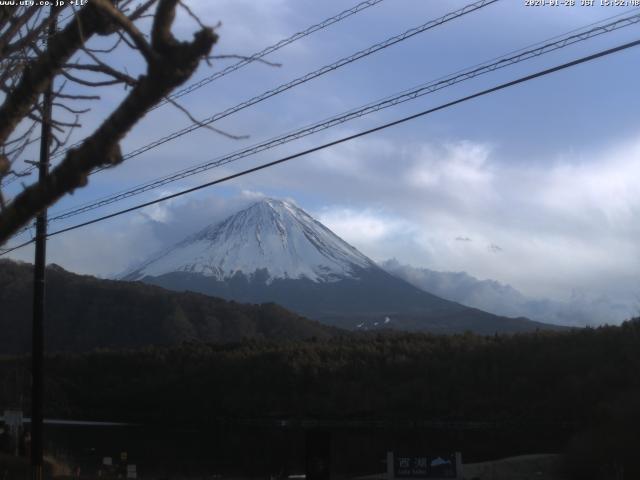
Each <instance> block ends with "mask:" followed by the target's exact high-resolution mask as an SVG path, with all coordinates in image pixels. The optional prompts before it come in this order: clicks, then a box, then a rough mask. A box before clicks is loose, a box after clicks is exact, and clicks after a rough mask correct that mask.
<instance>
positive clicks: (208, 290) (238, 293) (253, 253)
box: [121, 198, 561, 334]
mask: <svg viewBox="0 0 640 480" xmlns="http://www.w3.org/2000/svg"><path fill="white" fill-rule="evenodd" d="M121 278H123V279H125V280H141V281H143V282H146V283H151V284H154V285H158V286H161V287H164V288H168V289H172V290H176V291H195V292H200V293H204V294H206V295H212V296H216V297H222V298H225V299H227V300H235V301H238V302H250V303H262V302H275V303H277V304H279V305H283V306H284V307H285V308H287V309H290V310H293V311H295V312H297V313H298V314H300V315H303V316H306V317H308V318H312V319H314V320H318V321H321V322H323V323H325V324H329V325H334V326H338V327H341V328H347V329H350V330H377V329H396V330H406V331H425V332H434V333H460V332H464V331H467V330H470V331H473V332H475V333H479V334H494V333H496V332H498V333H516V332H527V331H534V330H536V329H558V328H561V327H557V326H554V325H549V324H544V323H541V322H534V321H531V320H529V319H527V318H524V317H518V318H508V317H501V316H499V315H494V314H491V313H487V312H484V311H482V310H478V309H475V308H470V307H467V306H464V305H462V304H460V303H456V302H453V301H449V300H445V299H443V298H440V297H438V296H436V295H433V294H431V293H428V292H425V291H424V290H421V289H419V288H417V287H415V286H413V285H411V284H410V283H408V282H406V281H405V280H402V279H400V278H397V277H395V276H393V275H391V274H390V273H388V272H386V271H385V270H383V269H382V268H380V267H379V266H378V265H376V263H375V262H374V261H372V260H371V259H369V258H368V257H367V256H365V255H364V254H362V253H361V252H359V251H358V250H357V249H356V248H355V247H353V246H352V245H349V244H348V243H347V242H345V241H344V240H343V239H341V238H340V237H338V236H337V235H336V234H335V233H333V232H332V231H331V230H329V229H328V228H327V227H326V226H324V225H322V224H321V223H320V222H318V221H317V220H315V219H314V218H313V217H311V216H310V215H309V214H308V213H306V212H305V211H304V210H302V209H301V208H299V207H298V206H296V205H295V204H293V203H292V202H289V201H282V200H276V199H270V198H267V199H263V200H260V201H258V202H255V203H254V204H252V205H250V206H249V207H247V208H245V209H244V210H241V211H240V212H237V213H235V214H233V215H231V216H229V217H227V218H226V219H225V220H223V221H222V222H219V223H216V224H212V225H209V226H207V227H205V228H204V229H202V230H201V231H199V232H196V233H195V234H193V235H190V236H187V237H186V238H185V239H184V240H183V241H181V242H179V243H177V244H175V245H173V246H172V247H170V248H168V249H165V250H163V251H161V252H157V253H156V254H154V255H152V256H151V257H150V258H148V259H147V260H146V261H144V262H141V263H139V264H138V265H136V266H135V267H133V268H131V269H130V270H128V271H127V272H124V273H123V274H122V276H121Z"/></svg>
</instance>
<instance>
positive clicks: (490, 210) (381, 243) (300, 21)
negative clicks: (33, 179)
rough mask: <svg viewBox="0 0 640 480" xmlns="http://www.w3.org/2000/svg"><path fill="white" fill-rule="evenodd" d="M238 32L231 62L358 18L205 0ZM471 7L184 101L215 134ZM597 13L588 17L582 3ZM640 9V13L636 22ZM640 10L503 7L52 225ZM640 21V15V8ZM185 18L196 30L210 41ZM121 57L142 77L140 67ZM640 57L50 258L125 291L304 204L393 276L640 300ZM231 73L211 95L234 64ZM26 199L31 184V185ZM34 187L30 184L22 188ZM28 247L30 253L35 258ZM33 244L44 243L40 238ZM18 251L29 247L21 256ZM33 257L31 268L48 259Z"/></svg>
mask: <svg viewBox="0 0 640 480" xmlns="http://www.w3.org/2000/svg"><path fill="white" fill-rule="evenodd" d="M189 3H190V4H191V5H192V7H193V9H194V10H195V11H196V12H198V13H199V15H200V17H201V18H202V20H203V21H204V22H205V23H208V24H216V23H217V22H218V21H220V22H221V23H222V25H221V26H220V27H219V29H218V33H219V34H220V41H219V43H218V45H217V46H216V47H215V49H216V53H218V54H241V55H249V54H251V53H254V52H256V51H258V50H260V49H262V48H264V47H265V46H267V45H270V44H273V43H275V42H277V41H278V40H280V39H282V38H285V37H288V36H289V35H291V34H293V33H295V32H298V31H301V30H303V29H305V28H306V27H308V26H310V25H312V24H314V23H317V22H318V21H320V20H322V19H324V18H327V17H329V16H331V15H333V14H335V13H337V12H339V11H341V10H343V9H345V8H348V7H350V6H352V5H355V4H356V3H357V2H355V1H350V0H324V1H322V2H318V1H317V0H260V1H255V0H219V1H212V0H200V1H195V0H191V1H190V2H189ZM466 3H468V2H463V1H452V0H447V1H444V0H441V1H435V0H434V1H424V0H386V1H384V2H382V3H381V4H379V5H377V6H375V7H372V8H369V9H368V10H365V11H364V12H362V13H360V14H358V15H355V16H353V17H351V18H349V19H347V20H344V21H343V22H340V23H338V24H336V25H333V26H331V27H329V28H327V29H325V30H323V31H321V32H317V33H315V34H313V35H311V36H309V37H307V38H305V39H303V40H301V41H298V42H295V43H294V44H292V45H290V46H288V47H286V48H284V49H282V50H280V51H278V52H276V53H275V54H273V55H271V56H269V57H268V60H270V61H273V62H279V63H281V64H282V67H280V68H273V67H269V66H266V65H263V64H252V65H250V66H248V67H246V68H243V69H241V70H239V71H237V72H235V73H233V74H230V75H228V76H226V77H224V78H222V79H220V80H218V81H216V82H214V83H212V84H210V85H208V86H206V87H204V88H202V89H200V90H198V91H197V92H194V93H192V94H191V95H188V96H186V97H183V98H182V99H181V102H182V103H183V104H184V105H185V106H186V107H188V108H189V109H190V111H191V112H192V113H193V115H195V116H197V117H200V118H204V117H207V116H210V115H212V114H213V113H216V112H219V111H222V110H224V109H226V108H228V107H230V106H233V105H235V104H237V103H239V102H241V101H243V100H245V99H248V98H250V97H252V96H254V95H256V94H260V93H262V92H263V91H265V90H267V89H269V88H273V87H275V86H277V85H279V84H281V83H284V82H286V81H288V80H290V79H293V78H295V77H297V76H300V75H303V74H304V73H306V72H309V71H311V70H314V69H316V68H318V67H320V66H322V65H324V64H327V63H331V62H333V61H335V60H337V59H339V58H342V57H344V56H347V55H349V54H351V53H353V52H355V51H357V50H360V49H362V48H365V47H367V46H369V45H371V44H373V43H376V42H378V41H381V40H384V39H386V38H387V37H390V36H392V35H395V34H397V33H400V32H402V31H404V30H406V29H408V28H410V27H412V26H416V25H419V24H422V23H424V22H426V21H428V20H429V19H432V18H436V17H439V16H441V15H443V14H445V13H447V12H449V11H452V10H455V9H457V8H460V7H462V6H463V5H465V4H466ZM577 3H578V4H579V3H580V2H579V1H578V2H577ZM636 10H637V9H636ZM625 11H629V10H628V9H623V8H620V7H598V6H594V7H580V6H575V7H526V6H525V5H524V0H502V1H500V2H498V3H496V4H494V5H491V6H489V7H486V8H484V9H482V10H480V11H478V12H475V13H473V14H470V15H467V16H465V17H462V18H460V19H458V20H455V21H452V22H449V23H447V24H445V25H443V26H441V27H438V28H435V29H433V30H431V31H428V32H425V33H423V34H420V35H417V36H416V37H414V38H412V39H410V40H407V41H405V42H402V43H400V44H398V45H395V46H393V47H390V48H388V49H386V50H384V51H382V52H379V53H376V54H374V55H371V56H369V57H367V58H365V59H363V60H360V61H358V62H356V63H354V64H351V65H348V66H346V67H343V68H341V69H339V70H337V71H335V72H332V73H330V74H328V75H325V76H323V77H321V78H318V79H316V80H313V81H310V82H308V83H306V84H304V85H302V86H300V87H297V88H295V89H292V90H290V91H288V92H286V93H284V94H281V95H278V96H277V97H274V98H272V99H269V100H267V101H265V102H262V103H261V104H259V105H256V106H255V107H252V108H249V109H247V110H245V111H243V112H240V113H238V114H236V115H233V116H232V117H229V118H226V119H224V120H223V121H221V122H219V123H217V124H216V126H217V127H219V128H222V129H224V130H226V131H228V132H231V133H234V134H248V135H250V138H249V139H246V140H229V139H225V138H223V137H221V136H219V135H216V134H214V133H212V132H210V131H206V130H200V131H198V132H195V133H193V134H190V135H187V136H185V137H182V138H181V139H179V140H176V141H174V142H171V143H168V144H166V145H163V146H162V147H159V148H157V149H154V150H152V151H151V152H148V153H146V154H144V155H141V156H139V157H136V158H134V159H132V160H131V161H129V162H128V163H126V164H123V165H122V166H120V167H118V168H116V169H113V170H111V171H108V172H103V173H100V174H97V175H94V176H92V177H91V178H90V183H89V185H88V187H86V188H85V189H83V190H81V191H78V192H76V193H75V194H74V195H73V196H69V197H67V198H65V199H64V200H63V201H62V202H60V204H59V205H58V206H56V207H55V208H53V209H52V210H51V212H55V211H58V210H60V209H61V208H67V207H71V206H74V205H77V204H79V203H83V202H86V201H91V200H93V199H95V198H97V197H100V196H103V195H107V194H109V193H112V192H115V191H119V190H123V189H126V188H129V187H131V186H134V185H137V184H139V183H141V182H145V181H148V180H150V179H153V178H155V177H158V176H161V175H164V174H167V173H171V172H173V171H176V170H179V169H181V168H185V167H188V166H192V165H195V164H198V163H202V162H204V161H207V160H210V159H212V158H215V157H217V156H220V155H224V154H226V153H229V152H232V151H234V150H237V149H240V148H243V147H245V146H248V145H251V144H253V143H256V142H259V141H261V140H264V139H268V138H271V137H273V136H276V135H279V134H282V133H284V132H287V131H290V130H292V129H295V128H297V127H300V126H302V125H307V124H310V123H313V122H316V121H318V120H321V119H323V118H326V117H328V116H331V115H335V114H337V113H341V112H343V111H346V110H349V109H351V108H354V107H358V106H360V105H363V104H366V103H369V102H371V101H374V100H378V99H380V98H383V97H386V96H388V95H391V94H393V93H396V92H399V91H402V90H405V89H407V88H411V87H414V86H416V85H419V84H421V83H425V82H428V81H430V80H434V79H436V78H439V77H441V76H443V75H447V74H449V73H452V72H455V71H457V70H460V69H462V68H465V67H469V66H472V65H475V64H477V63H480V62H483V61H485V60H489V59H492V58H494V57H497V56H500V55H502V54H505V53H507V52H510V51H512V50H516V49H519V48H522V47H526V46H528V45H530V44H533V43H536V42H539V41H542V40H546V39H548V38H550V37H554V36H556V35H560V34H563V33H565V32H568V31H570V30H573V29H576V28H579V27H582V26H585V25H587V24H590V23H593V22H597V21H600V20H602V19H605V18H607V17H611V16H613V15H618V14H622V13H624V12H625ZM636 13H637V12H636ZM196 28H197V26H195V25H194V24H193V23H192V22H190V21H189V19H188V18H186V17H185V16H184V15H182V16H181V17H180V18H179V20H178V25H177V27H176V31H177V32H178V33H179V34H180V36H182V37H186V36H188V35H189V34H190V33H191V32H192V31H193V30H194V29H196ZM638 37H640V26H638V25H634V26H631V27H627V28H625V29H622V30H619V31H617V32H614V33H611V34H608V35H604V36H601V37H598V38H596V39H592V40H589V41H587V42H583V43H581V44H579V45H574V46H571V47H568V48H566V49H563V50H561V51H558V52H554V53H552V54H549V55H546V56H544V57H541V58H539V59H535V60H532V61H528V62H524V63H522V64H520V65H518V66H514V67H509V68H505V69H503V70H501V71H498V72H494V73H492V74H489V75H486V76H484V77H482V78H478V79H474V80H472V81H468V82H464V83H462V84H460V85H457V86H454V87H451V88H447V89H445V90H442V91H440V92H437V93H435V94H431V95H427V96H425V97H422V98H421V99H418V100H416V101H413V102H409V103H407V104H404V105H402V106H399V107H394V108H391V109H387V110H385V111H383V112H379V113H377V114H374V115H371V116H368V117H366V118H363V119H360V120H356V121H353V122H350V123H348V124H345V125H343V126H340V127H336V128H332V129H330V130H328V131H326V132H322V133H319V134H315V135H313V136H311V137H307V138H306V139H304V140H300V141H297V142H293V143H291V144H288V145H286V146H283V147H279V148H277V149H274V150H270V151H268V152H264V153H262V154H259V155H256V156H255V157H251V158H246V159H243V160H241V161H238V162H236V163H235V164H232V165H228V166H226V167H222V168H218V169H215V170H212V171H210V172H207V173H204V174H200V175H198V176H194V177H191V178H189V179H185V180H182V181H180V182H176V183H173V184H171V185H170V186H166V187H164V188H162V189H160V190H159V191H155V192H149V193H147V194H145V195H142V196H140V197H136V198H135V199H132V200H130V201H128V202H122V203H119V204H117V205H112V206H111V207H108V208H105V209H103V210H99V211H94V212H92V213H91V214H87V215H86V216H79V217H75V218H74V219H73V220H74V221H73V222H71V221H70V222H68V223H64V222H61V223H57V224H55V225H52V226H51V229H54V230H55V229H57V228H58V227H63V226H67V225H70V224H72V223H75V221H79V220H85V219H89V218H92V217H93V216H94V215H96V214H98V213H100V214H103V213H108V212H110V211H114V210H116V209H119V208H122V207H125V206H129V205H133V204H135V203H137V202H139V201H142V200H150V199H152V198H156V197H157V196H160V195H163V194H166V193H168V192H175V191H178V190H181V189H183V188H185V187H188V186H192V185H196V184H199V183H202V182H205V181H207V180H212V179H214V178H217V177H220V176H223V175H224V174H228V173H231V172H234V171H238V170H240V169H244V168H248V167H250V166H253V165H257V164H258V163H261V162H264V161H270V160H273V159H276V158H278V157H280V156H283V155H285V154H287V153H293V152H296V151H299V150H302V149H305V148H309V147H311V146H314V145H318V144H320V143H323V142H325V141H329V140H332V139H336V138H339V137H342V136H344V135H347V134H351V133H355V132H357V131H360V130H362V129H365V128H369V127H372V126H375V125H378V124H380V123H383V122H386V121H391V120H394V119H396V118H399V117H401V116H404V115H407V114H410V113H415V112H418V111H421V110H424V109H427V108H430V107H434V106H437V105H440V104H442V103H446V102H447V101H451V100H453V99H456V98H459V97H462V96H464V95H468V94H470V93H473V92H475V91H478V90H481V89H484V88H487V87H489V86H493V85H495V84H498V83H500V82H504V81H507V80H511V79H514V78H517V77H519V76H523V75H525V74H529V73H532V72H535V71H537V70H541V69H543V68H548V67H549V66H553V65H556V64H560V63H563V62H566V61H568V60H571V59H574V58H577V57H580V56H583V55H585V54H588V53H592V52H595V51H599V50H602V49H605V48H610V47H612V46H615V45H618V44H621V43H624V42H628V41H631V40H635V39H637V38H638ZM119 55H120V56H119V57H118V58H115V59H114V64H117V65H118V66H124V65H126V66H128V69H129V71H133V72H135V71H136V65H138V69H139V65H140V62H139V61H138V60H137V59H136V57H135V56H133V55H131V54H129V53H124V52H122V53H120V54H119ZM639 62H640V48H636V49H631V50H627V51H625V52H622V53H619V54H616V55H613V56H609V57H607V58H604V59H600V60H597V61H595V62H593V63H590V64H587V65H581V66H578V67H575V68H572V69H570V70H567V71H563V72H559V73H555V74H553V75H551V76H548V77H545V78H542V79H537V80H534V81H531V82H527V83H526V84H522V85H518V86H515V87H513V88H510V89H508V90H504V91H501V92H498V93H494V94H492V95H490V96H487V97H483V98H480V99H476V100H473V101H469V102H466V103H464V104H461V105H458V106H455V107H453V108H450V109H447V110H444V111H441V112H437V113H434V114H432V115H429V116H427V117H423V118H420V119H417V120H414V121H412V122H410V123H407V124H403V125H400V126H397V127H394V128H390V129H387V130H385V131H383V132H379V133H376V134H374V135H371V136H368V137H365V138H361V139H359V140H356V141H352V142H350V143H346V144H342V145H340V146H337V147H335V148H331V149H328V150H324V151H322V152H319V153H316V154H312V155H309V156H306V157H303V158H299V159H296V160H294V161H293V162H291V163H288V164H285V165H281V166H278V167H275V168H272V169H268V170H265V171H262V172H259V173H255V174H253V175H250V176H246V177H243V178H241V179H237V180H234V181H232V182H229V183H227V184H225V185H224V186H219V187H213V188H209V189H207V190H205V191H201V192H200V193H197V194H191V195H189V196H186V197H182V198H181V199H179V200H174V201H172V202H169V203H165V204H162V205H157V206H154V207H151V208H147V209H145V210H143V211H140V212H137V213H134V214H129V215H127V216H123V217H120V218H118V219H114V220H110V221H107V222H103V223H100V224H97V225H94V226H91V227H87V228H85V229H82V230H80V231H77V232H74V233H70V234H65V235H61V236H58V237H55V238H53V239H51V240H50V241H49V250H48V258H49V261H51V262H56V263H59V264H61V265H62V266H64V267H66V268H68V269H70V270H72V271H76V272H81V273H90V274H96V275H101V276H108V275H111V274H114V273H117V272H119V271H122V270H124V269H125V268H126V267H127V266H128V265H130V264H131V263H132V262H135V261H137V260H139V259H141V258H142V257H144V256H146V255H147V254H148V253H150V252H151V251H153V250H156V249H158V248H162V247H164V246H167V245H168V244H171V243H173V242H175V241H177V240H180V239H181V238H182V237H184V236H186V235H188V234H190V233H192V232H193V231H194V230H198V229H200V228H202V227H204V226H205V225H207V224H209V223H212V222H215V221H217V220H219V219H221V218H223V217H224V216H226V215H228V214H229V213H232V212H233V211H235V210H237V209H238V208H241V206H243V205H246V204H247V202H249V201H250V200H251V199H253V198H256V197H259V196H261V195H268V196H273V197H277V198H290V199H292V200H294V201H295V202H296V203H298V205H300V206H301V207H302V208H304V209H305V210H307V211H308V212H309V213H310V214H312V215H314V216H315V217H316V218H318V219H319V220H321V221H322V222H323V223H325V224H326V225H327V226H328V227H329V228H331V229H332V230H333V231H334V232H335V233H337V234H338V235H340V236H341V237H343V238H344V239H345V240H347V241H348V242H350V243H351V244H353V245H354V246H356V247H357V248H359V249H360V250H361V251H362V252H363V253H365V254H366V255H368V256H370V257H371V258H373V259H374V260H384V259H388V258H392V257H395V258H397V259H398V260H399V261H400V262H402V263H407V264H411V265H413V266H422V267H427V268H431V269H434V270H443V271H444V270H446V271H466V272H468V273H469V274H471V275H474V276H476V277H478V278H483V279H484V278H490V279H495V280H498V281H500V282H503V283H508V284H510V285H512V286H513V287H515V288H517V289H519V290H520V291H522V292H523V293H525V294H527V295H531V296H546V297H550V298H554V299H558V300H565V299H568V298H569V297H570V296H571V295H572V294H574V295H575V294H576V292H578V293H580V294H585V295H591V296H601V295H606V296H608V297H609V298H612V299H617V300H621V301H625V302H630V303H633V302H637V301H638V298H640V276H639V271H638V267H639V261H640V246H639V242H638V238H640V219H639V216H638V215H639V213H640V193H639V192H640V189H638V188H637V185H636V184H637V183H638V179H639V178H640V121H639V116H638V112H640V91H639V87H640V82H639V81H638V74H639V73H640V67H639V65H640V63H639ZM228 63H229V62H223V61H216V62H214V64H213V66H212V67H208V66H206V65H204V66H203V68H201V69H200V70H199V71H198V73H197V75H196V78H194V80H197V79H198V78H202V77H204V76H207V75H209V74H211V73H212V72H213V71H216V70H218V69H220V68H223V67H224V66H225V65H227V64H228ZM121 97H122V90H121V89H113V90H109V91H106V92H105V94H104V97H103V98H104V102H102V103H100V104H96V105H95V108H94V112H92V113H91V114H90V115H89V116H88V117H87V118H86V119H85V120H84V124H85V129H84V131H83V133H85V134H86V133H89V132H90V131H91V129H92V128H93V127H94V126H95V125H97V122H98V121H99V119H100V118H101V116H102V115H104V114H105V112H108V111H109V110H108V109H109V108H112V106H113V105H114V103H115V102H116V101H118V99H119V98H121ZM187 124H188V120H187V119H186V118H185V117H184V115H182V114H181V113H180V112H179V111H177V110H176V109H174V108H172V107H170V106H165V107H163V108H161V109H158V110H156V111H154V112H152V113H150V114H149V115H148V116H147V118H146V119H145V120H144V121H143V122H142V123H141V124H139V125H138V126H137V127H136V128H135V130H134V131H133V132H132V133H131V134H130V135H129V137H128V138H127V139H126V141H125V142H124V143H123V151H124V152H127V151H129V150H131V149H133V148H135V147H138V146H140V145H143V144H145V143H147V142H149V141H152V140H154V139H156V138H158V137H159V136H161V135H163V134H166V133H169V132H171V131H173V130H176V129H178V128H181V127H183V126H185V125H187ZM16 183H17V182H16ZM12 188H17V185H15V184H14V185H12ZM22 238H23V237H20V238H16V239H14V241H13V242H17V241H18V240H20V239H22ZM27 238H28V237H27ZM13 242H12V243H13ZM32 255H33V253H32V251H31V250H29V249H23V250H21V251H19V252H15V254H13V255H12V257H13V258H16V259H22V260H29V261H30V260H31V258H32Z"/></svg>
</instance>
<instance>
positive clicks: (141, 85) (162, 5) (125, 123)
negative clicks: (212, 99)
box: [0, 0, 218, 245]
mask: <svg viewBox="0 0 640 480" xmlns="http://www.w3.org/2000/svg"><path fill="white" fill-rule="evenodd" d="M103 3H104V2H103V1H102V0H94V1H93V2H91V3H90V4H89V5H94V4H95V5H100V6H96V7H93V8H88V7H84V8H83V9H82V10H81V11H80V12H79V14H78V17H81V18H79V19H78V24H79V25H80V26H81V28H82V31H80V29H79V28H78V26H77V25H76V22H70V25H72V26H68V27H67V28H65V29H64V30H63V31H62V32H60V34H58V35H57V37H58V38H57V39H55V41H54V40H52V42H51V46H50V47H49V48H48V51H47V54H46V57H47V59H46V60H45V59H41V58H39V59H37V60H36V61H35V62H33V68H34V69H35V68H36V67H37V70H38V71H39V72H40V73H42V74H43V75H44V76H48V79H50V78H51V76H52V75H53V74H54V73H55V72H59V71H60V69H61V67H62V66H63V65H64V64H65V63H66V62H68V60H69V58H70V56H71V55H72V54H73V53H74V52H75V51H77V50H78V49H80V48H81V47H82V46H83V45H84V43H83V41H82V38H83V37H84V38H86V36H87V35H88V34H89V33H91V34H93V33H100V31H107V29H108V28H112V26H113V25H112V24H110V23H109V22H110V21H117V19H115V17H114V16H113V15H108V16H107V17H108V19H109V20H105V19H104V18H101V17H100V15H102V17H105V12H106V11H107V10H106V9H105V8H102V7H103V5H102V4H103ZM176 5H177V0H159V2H158V6H157V9H156V14H155V16H154V21H153V25H152V27H151V38H152V41H151V44H150V45H149V44H148V43H147V45H149V47H150V48H151V49H152V51H151V52H149V54H148V55H145V59H147V63H148V64H147V72H146V74H145V75H142V76H140V77H139V78H138V79H137V81H136V83H135V85H134V86H133V88H132V89H131V91H130V92H129V93H128V94H127V96H126V97H125V98H124V100H123V101H122V102H121V103H120V105H118V107H117V108H116V109H115V110H114V111H113V112H112V113H111V115H109V116H108V117H107V118H106V119H105V120H104V121H103V123H102V124H101V125H100V126H99V127H98V128H97V129H96V130H95V131H94V132H93V134H91V135H90V136H89V137H88V138H86V139H85V140H84V141H83V142H82V143H81V144H80V145H79V146H77V147H76V148H72V149H70V150H68V151H67V153H66V155H65V156H64V158H63V160H62V161H61V163H60V164H59V165H58V166H56V167H55V168H54V169H53V170H52V171H51V174H50V175H49V176H48V177H46V179H45V181H44V182H39V183H37V184H34V185H31V186H29V187H26V188H25V190H24V191H22V192H21V193H20V194H18V195H17V196H16V197H15V198H14V199H13V201H12V202H11V203H10V204H9V205H6V206H5V208H4V209H3V210H2V211H1V212H0V245H1V244H3V243H4V242H5V241H6V240H7V239H8V238H9V237H10V236H11V235H12V234H14V233H15V232H16V231H17V230H18V229H20V228H21V227H23V226H24V225H26V224H27V223H28V222H29V220H30V219H31V218H33V217H34V216H35V215H36V214H37V213H38V212H39V211H41V210H42V209H43V208H46V206H48V205H50V204H52V203H54V202H55V201H57V200H59V199H60V198H61V197H62V196H63V195H65V194H66V193H71V192H73V191H74V190H75V189H76V188H78V187H82V186H84V185H86V183H87V181H88V180H87V179H88V175H89V173H90V172H91V171H92V170H94V169H95V168H98V167H102V166H107V165H115V164H118V163H120V162H121V161H122V155H121V152H120V146H119V142H120V141H121V140H122V138H123V137H124V136H125V135H126V134H127V133H128V132H129V130H130V129H131V128H132V127H133V126H134V125H135V124H136V123H137V122H138V121H139V120H140V119H141V118H142V117H143V116H144V115H145V113H146V112H147V110H148V109H150V108H151V107H153V106H154V105H156V104H157V103H158V102H159V101H160V100H162V99H163V98H165V97H166V96H168V94H169V93H170V92H171V90H173V89H174V88H175V87H177V86H179V85H181V84H183V83H184V82H185V81H186V80H187V79H188V78H189V77H190V76H191V75H192V74H193V72H194V71H195V70H196V68H197V67H198V65H199V63H200V61H201V60H202V59H204V58H206V57H207V56H208V55H209V54H210V51H211V48H212V47H213V45H214V43H215V42H216V41H217V38H218V37H217V35H216V34H215V33H214V32H213V30H212V29H210V28H203V29H201V30H200V31H198V32H197V33H196V34H195V35H194V38H193V41H191V42H180V41H178V40H177V39H175V37H174V36H173V35H172V33H171V26H172V23H173V20H174V18H175V8H176ZM117 25H118V26H119V27H121V28H124V26H123V25H122V24H121V23H118V24H117ZM127 34H130V32H129V31H127ZM67 73H68V72H67ZM24 76H25V77H28V80H25V81H21V84H20V85H19V86H18V87H17V88H21V91H23V92H24V93H25V94H26V95H29V99H27V100H26V101H25V100H23V101H19V100H18V99H17V98H13V99H11V102H10V104H9V106H7V102H5V104H4V105H3V106H2V107H1V108H0V144H2V143H4V141H5V140H6V138H7V137H8V136H9V134H10V133H11V131H13V129H14V128H15V125H14V124H13V123H12V122H13V117H14V116H20V117H21V118H22V117H24V116H26V115H27V114H29V111H30V110H31V109H32V107H33V105H34V104H35V103H36V98H37V94H38V93H39V92H40V91H41V89H40V87H41V83H40V82H39V81H38V80H37V79H35V78H32V77H31V73H25V75H24ZM45 86H46V85H45ZM14 92H15V91H14ZM12 93H13V92H12ZM3 122H7V123H8V125H5V124H4V123H3Z"/></svg>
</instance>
